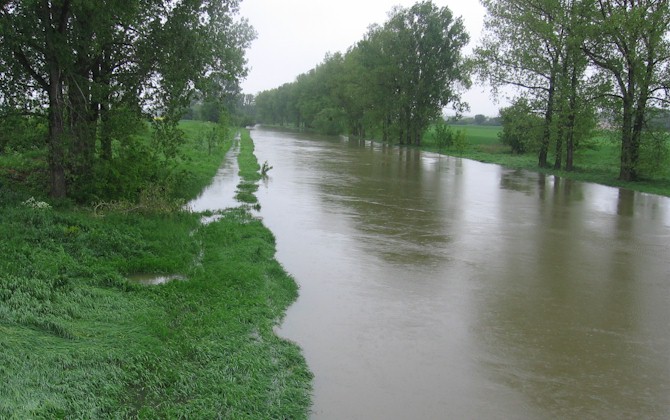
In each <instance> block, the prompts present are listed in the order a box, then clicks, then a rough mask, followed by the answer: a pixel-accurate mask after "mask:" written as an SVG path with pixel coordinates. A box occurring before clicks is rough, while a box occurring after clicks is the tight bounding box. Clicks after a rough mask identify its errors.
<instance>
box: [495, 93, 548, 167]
mask: <svg viewBox="0 0 670 420" xmlns="http://www.w3.org/2000/svg"><path fill="white" fill-rule="evenodd" d="M500 118H501V120H502V127H503V129H502V131H501V132H500V134H499V137H500V142H501V143H503V144H506V145H508V146H510V147H511V148H512V153H514V154H519V155H520V154H524V153H526V152H530V151H534V150H535V149H536V147H537V145H538V144H539V141H540V138H541V137H542V122H543V121H542V118H540V117H539V116H537V115H536V114H535V113H534V112H533V110H532V108H531V107H530V104H529V103H528V101H527V100H525V99H523V98H520V99H517V100H516V101H515V102H514V103H513V104H512V105H510V106H509V107H507V108H503V109H501V110H500Z"/></svg>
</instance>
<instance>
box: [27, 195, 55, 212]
mask: <svg viewBox="0 0 670 420" xmlns="http://www.w3.org/2000/svg"><path fill="white" fill-rule="evenodd" d="M23 205H24V206H26V207H30V208H33V209H50V208H51V204H49V203H46V202H44V201H37V200H35V197H30V198H29V199H27V200H26V201H24V202H23Z"/></svg>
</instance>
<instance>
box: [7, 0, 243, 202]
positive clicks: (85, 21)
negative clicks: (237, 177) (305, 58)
mask: <svg viewBox="0 0 670 420" xmlns="http://www.w3.org/2000/svg"><path fill="white" fill-rule="evenodd" d="M237 12H238V1H237V0H194V1H190V0H189V1H185V0H178V1H174V0H142V1H140V0H123V1H117V0H109V1H91V0H82V1H71V0H54V1H46V0H44V1H43V0H2V1H0V69H2V70H0V116H2V118H3V121H7V120H8V119H9V118H10V117H16V116H17V115H18V116H19V117H18V118H19V119H20V120H21V121H22V122H25V121H26V119H27V118H32V119H40V118H42V119H44V120H45V121H46V124H45V125H46V126H47V127H48V130H46V138H47V140H46V145H47V147H48V172H49V189H50V194H51V196H52V197H55V198H62V197H66V196H73V195H74V196H83V195H87V194H88V195H95V194H96V192H95V191H92V189H95V187H93V186H92V185H93V184H95V181H96V179H97V181H100V178H101V177H103V178H104V177H105V176H107V175H110V174H113V173H114V171H117V172H118V171H119V168H115V166H114V165H115V163H114V159H115V156H116V155H118V153H119V148H126V149H128V150H131V151H132V150H134V151H136V150H137V148H138V145H136V144H134V143H133V134H134V133H136V132H137V131H138V130H140V129H142V128H143V127H144V125H145V123H144V121H146V119H147V117H150V116H160V118H155V119H154V120H153V124H154V126H155V127H154V138H153V144H152V145H151V148H147V149H146V150H145V151H144V152H146V153H151V154H153V155H155V156H151V157H150V158H151V159H154V160H155V159H160V160H163V161H168V160H170V159H172V158H174V156H175V152H176V150H177V146H178V143H179V142H180V137H181V136H180V132H179V130H178V129H177V122H178V121H179V119H180V118H181V116H182V114H183V112H184V109H185V108H186V107H188V105H189V104H190V103H191V101H192V100H193V98H194V95H196V94H197V95H200V97H201V98H210V99H211V98H212V97H214V98H222V97H225V96H226V95H230V94H231V93H234V92H235V91H236V90H237V91H239V88H238V87H237V86H238V83H237V82H238V80H239V79H240V78H241V77H243V76H244V75H245V74H246V68H245V58H244V51H245V49H246V48H247V47H248V45H249V43H250V42H251V40H252V39H253V38H254V36H255V34H254V32H253V29H252V28H251V27H250V26H249V25H248V23H247V22H246V21H244V20H239V19H235V16H236V14H237ZM35 142H36V144H34V145H32V146H34V147H35V148H41V147H44V144H45V143H44V140H43V139H41V138H39V136H37V138H35ZM0 152H2V150H0ZM147 160H149V159H147ZM110 180H113V177H110ZM101 184H104V182H102V183H101V182H97V184H96V185H98V186H101V187H102V189H104V185H101Z"/></svg>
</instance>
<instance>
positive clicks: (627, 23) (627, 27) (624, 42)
mask: <svg viewBox="0 0 670 420" xmlns="http://www.w3.org/2000/svg"><path fill="white" fill-rule="evenodd" d="M668 3H669V2H668V0H482V4H483V5H484V7H485V8H486V11H487V15H486V18H485V28H484V34H483V36H482V40H481V42H480V43H479V45H478V46H477V47H476V48H475V50H474V53H473V54H472V56H471V57H464V56H463V55H462V49H463V47H464V46H465V45H466V44H467V42H468V35H467V33H466V32H465V30H464V27H463V23H462V21H461V19H460V18H454V17H453V15H452V13H451V12H450V11H449V9H448V8H446V7H444V8H438V7H436V6H435V5H434V4H433V3H432V2H430V1H424V2H420V3H417V4H415V5H414V6H412V7H410V8H396V9H394V10H393V11H392V12H391V13H390V17H389V19H388V21H387V22H386V23H384V24H383V25H381V26H380V25H374V26H372V27H371V28H370V30H369V31H368V33H367V34H366V35H365V36H364V38H363V40H361V41H359V42H358V43H357V44H355V45H354V46H352V47H351V48H350V49H349V50H348V51H347V52H346V53H344V54H341V53H336V54H330V55H327V56H326V58H325V60H324V61H323V63H322V64H320V65H319V66H317V67H316V68H314V69H313V70H311V71H309V72H308V73H306V74H302V75H300V76H298V78H297V79H296V80H295V81H294V82H293V83H288V84H285V85H283V86H281V87H278V88H276V89H273V90H269V91H265V92H261V93H260V94H259V95H258V96H257V98H256V112H257V118H258V120H259V121H261V122H265V123H272V124H294V125H295V126H297V127H309V128H314V129H317V130H319V131H322V132H325V133H330V134H339V133H347V134H349V135H353V136H360V137H369V138H378V139H382V140H383V141H393V142H398V143H400V144H415V145H418V144H420V143H421V136H422V133H423V131H424V130H425V129H426V127H427V126H428V125H429V124H430V122H431V121H434V119H435V118H438V117H441V114H442V110H443V108H444V107H445V106H450V107H452V108H454V109H456V110H460V109H464V107H467V105H466V104H464V103H463V102H462V101H461V99H460V95H459V92H460V91H461V90H462V88H465V87H468V86H469V85H470V77H471V76H473V75H475V76H477V78H478V79H479V80H481V81H483V82H487V83H488V84H489V85H490V86H492V87H493V91H494V92H493V93H494V94H495V93H496V92H497V90H498V88H501V87H503V86H514V87H516V88H518V89H516V92H518V93H519V96H518V97H517V100H516V101H514V102H513V105H512V106H511V107H510V108H508V109H505V110H504V112H502V113H501V117H502V121H503V123H504V124H503V125H504V126H505V128H506V130H507V131H506V132H505V133H503V136H507V138H508V139H509V138H512V141H516V142H517V144H516V146H517V148H516V149H515V151H517V152H523V151H524V150H526V149H527V147H525V146H528V145H529V143H533V150H537V153H538V163H539V166H541V167H548V166H550V165H551V164H550V162H549V157H550V156H552V155H553V157H554V162H553V166H554V167H555V168H556V169H562V168H565V169H567V170H572V169H573V168H574V150H575V147H577V145H578V144H579V141H580V139H583V138H584V137H586V136H589V135H590V132H591V129H592V128H593V126H594V124H595V123H596V121H597V120H600V121H599V122H600V123H601V125H603V126H605V127H607V128H609V129H612V130H617V131H618V133H619V134H618V141H619V142H620V144H621V149H620V150H621V162H620V174H619V177H620V179H621V180H623V181H632V180H635V179H636V178H637V177H638V165H639V160H640V147H641V144H642V143H643V142H647V141H648V142H661V143H663V144H664V143H665V142H667V139H666V136H665V135H662V136H660V137H659V136H655V135H654V134H655V133H654V130H652V129H650V128H651V126H650V122H651V121H652V120H653V119H654V118H655V115H654V111H657V110H659V109H662V108H665V107H666V105H667V103H668V95H667V94H668V86H670V37H669V36H668V35H669V32H668V27H669V22H670V7H669V5H668ZM596 115H597V117H596ZM515 123H518V124H516V125H515ZM538 123H539V125H540V127H539V129H536V127H535V126H536V125H537V124H538ZM524 124H525V125H524ZM527 126H530V127H532V128H533V129H529V128H528V127H527ZM533 133H537V137H538V140H537V142H536V141H535V140H534V139H532V138H531V137H532V134H533ZM514 139H516V140H514ZM535 143H537V145H535ZM513 146H514V145H513Z"/></svg>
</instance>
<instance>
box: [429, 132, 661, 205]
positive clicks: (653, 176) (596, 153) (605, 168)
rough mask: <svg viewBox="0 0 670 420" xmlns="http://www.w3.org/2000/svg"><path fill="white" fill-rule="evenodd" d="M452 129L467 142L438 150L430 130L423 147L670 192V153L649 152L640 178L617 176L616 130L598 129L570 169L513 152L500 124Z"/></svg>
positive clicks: (566, 176) (511, 166)
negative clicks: (502, 138)
mask: <svg viewBox="0 0 670 420" xmlns="http://www.w3.org/2000/svg"><path fill="white" fill-rule="evenodd" d="M452 129H453V130H463V131H464V133H465V144H463V145H461V146H460V147H457V146H455V147H451V148H444V149H441V150H438V147H437V145H436V142H435V140H434V137H433V133H432V131H431V130H428V132H427V133H426V136H425V139H424V145H423V148H424V149H425V150H428V151H433V152H439V153H444V154H448V155H453V156H459V157H464V158H467V159H473V160H478V161H480V162H487V163H496V164H499V165H503V166H506V167H509V168H513V169H525V170H530V171H535V172H542V173H546V174H553V175H558V176H560V177H563V178H568V179H574V180H578V181H584V182H594V183H598V184H603V185H609V186H613V187H621V188H627V189H631V190H636V191H642V192H648V193H653V194H660V195H665V196H670V162H668V161H667V160H668V159H667V157H665V158H664V159H661V160H656V159H655V157H651V156H647V159H646V162H654V164H653V165H652V164H649V163H647V165H645V166H644V167H642V168H641V173H642V179H640V180H639V181H636V182H622V181H619V180H618V179H617V178H618V176H619V143H618V142H617V139H616V136H614V137H613V134H608V133H605V132H603V133H598V134H597V135H594V136H593V137H592V138H590V139H589V140H587V141H584V142H583V144H582V145H581V147H580V148H578V149H577V150H576V152H575V170H574V171H572V172H567V171H564V170H554V169H550V168H546V169H540V168H538V166H537V156H536V154H534V153H527V154H523V155H513V154H512V153H511V149H510V148H509V146H505V145H503V144H501V143H500V140H499V139H498V133H499V132H500V130H501V128H500V127H485V126H453V127H452ZM643 153H650V154H653V153H654V151H653V150H643ZM553 161H554V157H553V155H552V154H551V153H550V156H549V162H550V163H553Z"/></svg>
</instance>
